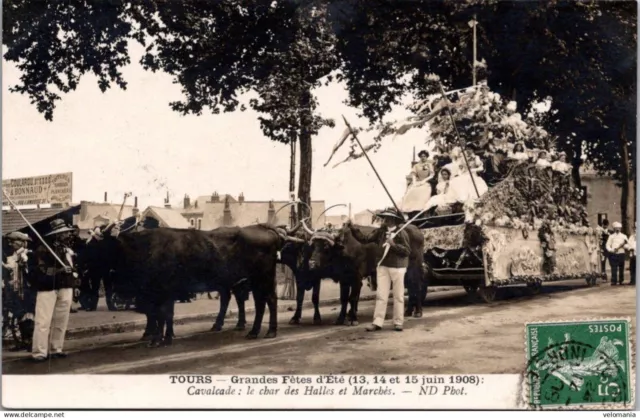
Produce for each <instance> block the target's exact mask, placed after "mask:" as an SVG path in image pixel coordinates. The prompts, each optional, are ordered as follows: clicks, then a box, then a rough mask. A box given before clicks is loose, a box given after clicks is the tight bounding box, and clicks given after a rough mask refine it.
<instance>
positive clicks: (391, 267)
mask: <svg viewBox="0 0 640 418" xmlns="http://www.w3.org/2000/svg"><path fill="white" fill-rule="evenodd" d="M377 216H378V217H380V218H382V219H383V225H382V227H381V228H378V229H376V230H375V231H373V232H372V233H371V234H370V235H369V236H366V237H365V236H361V237H356V239H358V240H359V241H360V242H363V243H364V242H375V243H378V244H380V246H381V249H382V251H381V256H382V258H381V259H380V260H379V261H378V269H377V280H378V287H377V290H376V306H375V309H374V312H373V323H372V324H371V325H369V326H368V327H367V328H366V330H367V331H379V330H381V329H382V325H383V323H384V319H385V316H386V314H387V303H388V302H389V293H390V292H391V289H392V288H393V326H394V329H395V330H396V331H402V325H403V321H404V276H405V273H406V271H407V267H408V266H409V255H410V253H411V247H410V245H409V235H408V234H407V232H406V231H404V230H403V229H400V228H399V225H400V224H401V223H403V221H404V219H403V217H402V215H400V214H398V213H397V211H395V210H393V209H387V210H385V211H383V212H381V213H379V214H377Z"/></svg>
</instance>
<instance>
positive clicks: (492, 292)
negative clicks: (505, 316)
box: [478, 286, 498, 303]
mask: <svg viewBox="0 0 640 418" xmlns="http://www.w3.org/2000/svg"><path fill="white" fill-rule="evenodd" d="M478 294H479V295H480V297H481V298H482V300H483V301H485V303H493V302H495V301H496V296H497V295H498V288H497V287H495V286H488V287H481V288H480V289H478Z"/></svg>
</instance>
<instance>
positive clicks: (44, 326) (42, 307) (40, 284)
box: [31, 219, 74, 362]
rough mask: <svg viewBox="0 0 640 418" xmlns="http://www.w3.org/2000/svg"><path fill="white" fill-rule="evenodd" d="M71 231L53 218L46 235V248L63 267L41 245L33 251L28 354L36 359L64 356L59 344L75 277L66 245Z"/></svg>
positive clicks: (61, 221)
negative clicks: (32, 311)
mask: <svg viewBox="0 0 640 418" xmlns="http://www.w3.org/2000/svg"><path fill="white" fill-rule="evenodd" d="M72 232H73V228H70V227H69V226H67V225H65V223H64V221H63V220H62V219H55V220H54V221H52V222H51V232H49V233H48V234H47V235H45V237H50V241H49V242H48V244H49V247H50V248H51V249H52V250H53V251H54V252H55V253H56V255H57V256H58V258H59V259H60V260H62V262H63V263H65V267H62V265H60V263H59V262H58V261H57V260H56V258H55V257H54V256H53V254H51V252H50V251H49V250H48V249H47V248H46V247H45V246H44V245H41V246H40V247H38V249H37V250H36V253H35V259H36V262H37V271H36V272H35V273H36V274H35V283H34V285H35V288H36V290H37V291H38V296H37V297H36V315H35V316H36V319H35V329H34V332H33V346H32V348H31V355H32V357H33V360H34V361H36V362H41V361H45V360H46V359H47V358H48V357H49V355H50V356H51V357H53V358H62V357H66V356H67V355H66V353H64V352H63V351H62V346H63V344H64V337H65V334H66V332H67V325H68V323H69V313H70V311H71V302H72V300H73V285H74V277H73V274H72V273H73V267H72V257H71V254H72V252H71V248H70V247H69V245H70V241H71V233H72Z"/></svg>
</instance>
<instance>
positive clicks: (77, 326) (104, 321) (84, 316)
mask: <svg viewBox="0 0 640 418" xmlns="http://www.w3.org/2000/svg"><path fill="white" fill-rule="evenodd" d="M281 292H282V285H278V295H280V294H281ZM216 295H217V294H216V293H215V292H214V293H211V296H213V297H215V296H216ZM373 299H375V292H372V291H371V289H370V288H369V287H368V286H367V285H366V284H365V285H364V286H363V287H362V292H361V293H360V300H373ZM339 302H340V286H339V285H338V284H337V283H334V282H333V281H330V280H325V281H323V282H322V286H321V287H320V306H327V305H334V304H338V303H339ZM312 306H313V304H312V302H311V292H310V291H309V292H306V293H305V297H304V303H303V309H308V308H311V307H312ZM295 307H296V301H295V300H278V312H286V311H293V310H295ZM219 309H220V301H218V300H216V299H212V300H210V299H209V298H208V297H207V295H206V293H205V294H202V295H198V298H197V299H195V300H193V301H192V302H191V303H176V305H175V313H174V322H175V324H176V325H178V324H184V323H187V322H195V321H205V320H209V321H211V324H212V325H213V321H214V320H215V318H216V316H217V315H218V311H219ZM245 311H246V313H247V315H248V316H249V315H250V314H252V313H253V312H254V311H255V308H254V303H253V297H251V296H249V300H247V301H246V302H245ZM237 315H238V306H237V305H236V302H235V299H234V298H233V297H232V299H231V302H230V303H229V308H228V309H227V315H226V317H225V323H226V325H227V326H229V323H230V322H229V320H230V319H231V320H233V319H235V318H237ZM265 315H266V317H267V318H268V310H267V312H266V313H265ZM291 315H293V313H292V314H291ZM145 324H146V319H145V316H144V315H142V314H139V313H137V312H135V311H116V312H110V311H109V310H108V309H107V306H106V304H105V301H104V298H101V299H100V302H99V304H98V310H97V311H94V312H86V311H78V312H77V313H73V314H71V316H70V317H69V328H68V330H67V339H77V338H86V337H91V336H94V335H104V334H112V333H122V332H131V331H137V330H144V327H145ZM232 325H233V324H232Z"/></svg>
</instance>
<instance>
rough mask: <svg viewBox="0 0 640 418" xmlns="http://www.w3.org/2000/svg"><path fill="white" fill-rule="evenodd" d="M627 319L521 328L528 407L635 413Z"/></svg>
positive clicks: (537, 325) (546, 323)
mask: <svg viewBox="0 0 640 418" xmlns="http://www.w3.org/2000/svg"><path fill="white" fill-rule="evenodd" d="M631 335H632V330H631V320H630V319H628V318H623V319H618V318H616V319H596V320H581V321H563V322H539V323H528V324H526V325H525V339H526V356H527V367H526V370H525V376H524V381H525V383H526V387H525V392H526V393H525V394H524V395H525V399H526V401H525V402H526V403H527V406H528V407H529V408H531V409H595V408H607V409H614V408H615V409H617V408H621V409H633V407H634V392H635V384H634V380H635V376H634V375H633V370H634V367H633V366H634V365H633V363H632V361H633V360H635V356H634V354H633V345H632V344H631Z"/></svg>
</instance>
